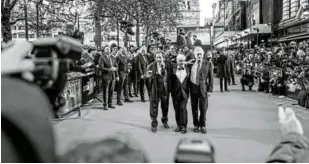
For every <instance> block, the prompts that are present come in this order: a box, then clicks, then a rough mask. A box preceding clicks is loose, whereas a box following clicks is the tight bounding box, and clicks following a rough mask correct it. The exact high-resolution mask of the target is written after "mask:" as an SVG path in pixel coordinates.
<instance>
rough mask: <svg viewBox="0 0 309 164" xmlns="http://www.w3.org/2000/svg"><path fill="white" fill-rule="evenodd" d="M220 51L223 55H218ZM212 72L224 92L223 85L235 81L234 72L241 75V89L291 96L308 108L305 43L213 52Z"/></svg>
mask: <svg viewBox="0 0 309 164" xmlns="http://www.w3.org/2000/svg"><path fill="white" fill-rule="evenodd" d="M222 53H223V54H222ZM213 54H214V59H213V61H214V65H215V66H216V67H215V72H217V76H218V77H219V78H220V87H221V91H223V87H222V83H223V81H224V89H225V91H228V88H227V86H228V85H227V84H231V83H232V84H235V78H234V75H235V74H239V75H241V79H240V83H241V86H242V90H243V91H245V89H246V88H245V87H246V86H247V87H248V89H249V90H252V88H253V86H254V85H255V84H257V91H259V92H265V93H272V94H273V95H280V96H287V95H295V96H294V97H293V98H297V100H298V101H299V105H301V106H303V107H306V108H309V94H308V88H309V46H308V43H306V42H300V43H299V44H298V45H297V44H296V42H294V41H292V42H291V43H290V44H289V45H285V44H280V45H278V46H274V47H273V48H271V49H268V48H265V47H263V46H261V47H255V48H254V49H243V48H242V49H236V50H235V49H234V50H231V49H227V50H224V51H217V52H214V53H213Z"/></svg>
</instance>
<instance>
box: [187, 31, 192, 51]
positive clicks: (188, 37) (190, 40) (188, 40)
mask: <svg viewBox="0 0 309 164" xmlns="http://www.w3.org/2000/svg"><path fill="white" fill-rule="evenodd" d="M192 45H193V44H192V33H191V32H188V35H187V36H186V45H185V46H188V47H189V49H191V48H192Z"/></svg>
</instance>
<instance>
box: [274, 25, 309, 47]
mask: <svg viewBox="0 0 309 164" xmlns="http://www.w3.org/2000/svg"><path fill="white" fill-rule="evenodd" d="M308 40H309V19H304V20H302V21H299V22H295V23H292V24H290V25H289V26H285V27H282V28H281V29H280V39H279V42H290V41H296V42H297V43H299V42H302V41H307V42H308Z"/></svg>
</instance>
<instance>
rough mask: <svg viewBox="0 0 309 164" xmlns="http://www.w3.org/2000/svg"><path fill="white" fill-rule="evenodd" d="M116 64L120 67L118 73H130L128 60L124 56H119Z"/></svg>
mask: <svg viewBox="0 0 309 164" xmlns="http://www.w3.org/2000/svg"><path fill="white" fill-rule="evenodd" d="M116 62H117V65H118V73H119V74H120V73H128V58H127V57H126V56H123V55H118V56H117V57H116Z"/></svg>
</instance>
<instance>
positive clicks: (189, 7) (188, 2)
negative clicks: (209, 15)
mask: <svg viewBox="0 0 309 164" xmlns="http://www.w3.org/2000/svg"><path fill="white" fill-rule="evenodd" d="M187 5H188V10H191V6H190V1H187Z"/></svg>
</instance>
